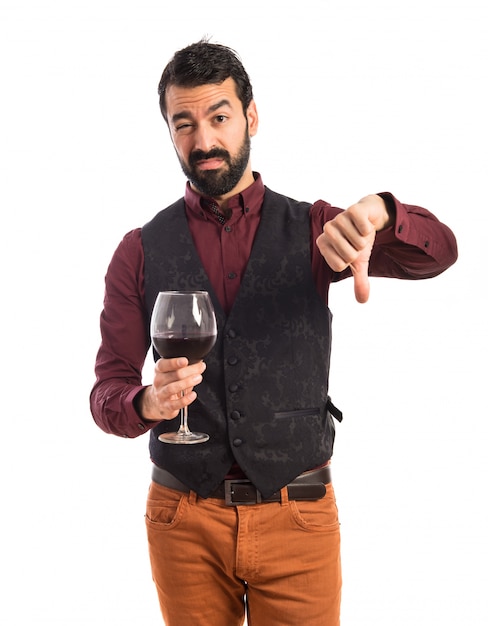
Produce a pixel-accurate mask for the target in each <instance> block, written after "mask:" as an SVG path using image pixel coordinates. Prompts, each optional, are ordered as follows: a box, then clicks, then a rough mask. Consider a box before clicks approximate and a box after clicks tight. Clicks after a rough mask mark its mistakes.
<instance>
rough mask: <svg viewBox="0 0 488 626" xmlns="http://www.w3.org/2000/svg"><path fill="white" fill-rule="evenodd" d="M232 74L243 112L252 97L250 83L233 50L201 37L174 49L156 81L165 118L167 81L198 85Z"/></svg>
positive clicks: (182, 84)
mask: <svg viewBox="0 0 488 626" xmlns="http://www.w3.org/2000/svg"><path fill="white" fill-rule="evenodd" d="M227 78H233V79H234V82H235V84H236V92H237V97H238V98H239V100H240V101H241V103H242V108H243V110H244V115H245V114H246V112H247V108H248V106H249V104H250V102H251V100H252V98H253V95H252V86H251V81H250V80H249V76H248V75H247V72H246V70H245V69H244V66H243V65H242V62H241V60H240V58H239V56H238V55H237V53H236V52H235V51H234V50H232V49H231V48H228V47H226V46H223V45H221V44H216V43H210V42H209V41H208V40H206V39H202V40H201V41H199V42H197V43H193V44H191V45H189V46H187V47H186V48H183V49H182V50H179V51H178V52H176V53H175V54H174V56H173V58H172V59H171V61H170V62H169V63H168V65H167V66H166V67H165V69H164V71H163V74H162V76H161V80H160V81H159V87H158V93H159V106H160V109H161V113H162V114H163V117H164V119H165V120H166V122H167V121H168V116H167V110H166V91H167V89H168V87H169V86H170V85H176V86H178V87H200V86H201V85H208V84H220V83H223V82H224V80H226V79H227Z"/></svg>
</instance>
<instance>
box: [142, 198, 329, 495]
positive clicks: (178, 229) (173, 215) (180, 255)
mask: <svg viewBox="0 0 488 626" xmlns="http://www.w3.org/2000/svg"><path fill="white" fill-rule="evenodd" d="M309 210H310V204H307V203H299V202H296V201H294V200H291V199H289V198H286V197H285V196H282V195H279V194H277V193H275V192H272V191H270V190H269V189H266V193H265V198H264V203H263V207H262V217H261V222H260V225H259V228H258V232H257V234H256V238H255V241H254V244H253V247H252V252H251V256H250V258H249V262H248V264H247V267H246V270H245V273H244V276H243V277H242V281H241V286H240V290H239V293H238V296H237V298H236V301H235V303H234V305H233V307H232V310H231V312H230V314H229V315H228V316H226V315H225V314H224V312H223V310H222V308H221V306H220V304H219V302H218V300H217V298H216V296H215V293H214V291H213V289H212V286H211V284H210V282H209V280H208V277H207V275H206V273H205V270H204V269H203V266H202V263H201V261H200V258H199V256H198V253H197V251H196V248H195V246H194V244H193V241H192V236H191V234H190V230H189V228H188V223H187V220H186V215H185V208H184V202H183V199H181V200H179V201H177V202H176V203H175V204H173V205H172V206H170V207H168V208H167V209H165V210H163V211H161V212H160V213H158V214H157V215H156V216H155V217H154V218H153V219H152V220H151V221H150V222H149V223H148V224H146V225H145V226H144V227H143V229H142V241H143V247H144V259H145V297H146V303H147V308H148V313H149V315H150V314H151V311H152V309H153V306H154V302H155V300H156V296H157V294H158V292H159V291H165V290H190V289H198V290H204V291H208V292H209V293H210V295H211V297H212V301H213V304H214V307H215V311H216V317H217V326H218V338H217V342H216V344H215V346H214V348H213V349H212V351H211V352H210V353H209V355H208V356H207V357H206V358H205V362H206V364H207V369H206V370H205V372H204V374H203V382H202V383H201V384H200V385H198V386H197V387H196V389H195V390H196V392H197V394H198V398H197V400H196V401H195V402H193V403H192V404H191V405H190V406H189V425H190V428H191V429H192V430H200V431H203V432H207V433H209V435H210V440H209V441H208V442H206V443H203V444H198V445H190V446H175V445H172V444H165V443H161V442H160V441H159V440H158V438H157V437H158V435H159V434H160V433H161V432H163V431H168V430H175V429H176V428H177V425H176V423H175V421H174V420H172V421H163V422H161V423H160V424H158V425H157V426H156V427H155V428H153V429H152V431H151V433H150V443H149V449H150V455H151V459H152V460H153V461H154V463H156V464H157V465H159V466H160V467H162V468H164V469H166V470H168V471H169V472H171V473H172V474H173V475H174V476H176V477H177V478H178V479H179V480H180V481H182V482H183V483H185V484H186V485H188V486H189V487H190V488H191V489H193V490H194V491H196V492H197V493H198V494H199V495H200V496H202V497H208V495H209V494H210V493H211V492H212V490H213V489H215V487H217V485H218V484H219V483H220V482H221V481H222V480H223V478H224V477H225V475H226V473H227V472H228V471H229V469H230V467H231V465H232V463H233V462H234V460H236V461H237V463H238V464H239V466H240V467H241V468H242V470H243V471H244V472H245V474H246V476H247V477H248V478H249V479H250V480H251V481H252V482H253V483H254V485H255V486H256V487H257V488H258V489H259V490H260V491H261V493H262V495H263V497H265V498H266V497H268V496H269V495H271V494H272V493H274V492H275V491H277V490H278V489H280V488H281V487H283V486H284V485H285V484H287V483H288V482H290V481H291V480H293V478H295V477H296V476H297V475H298V474H300V473H302V472H303V471H306V470H307V469H311V468H313V467H316V466H317V465H320V464H321V463H324V462H325V461H327V460H328V459H329V458H330V457H331V455H332V448H333V443H334V424H333V420H332V416H331V414H330V412H329V411H328V404H327V401H328V397H327V387H328V373H329V361H330V339H331V337H330V333H331V315H330V312H329V310H328V308H327V307H326V306H325V304H324V303H323V301H322V299H321V298H320V296H319V294H318V292H317V290H316V287H315V284H314V279H313V276H312V271H311V262H310V223H309Z"/></svg>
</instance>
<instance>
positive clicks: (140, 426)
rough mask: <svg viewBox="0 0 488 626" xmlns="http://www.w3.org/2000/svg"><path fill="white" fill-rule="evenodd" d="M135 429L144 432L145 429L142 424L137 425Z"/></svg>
mask: <svg viewBox="0 0 488 626" xmlns="http://www.w3.org/2000/svg"><path fill="white" fill-rule="evenodd" d="M137 428H138V429H139V430H146V427H145V426H144V424H137Z"/></svg>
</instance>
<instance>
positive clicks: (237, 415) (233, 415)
mask: <svg viewBox="0 0 488 626" xmlns="http://www.w3.org/2000/svg"><path fill="white" fill-rule="evenodd" d="M230 417H231V419H233V420H238V419H239V418H240V417H241V414H240V413H239V411H231V412H230ZM234 443H235V442H234Z"/></svg>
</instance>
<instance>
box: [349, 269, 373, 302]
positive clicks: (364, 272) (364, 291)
mask: <svg viewBox="0 0 488 626" xmlns="http://www.w3.org/2000/svg"><path fill="white" fill-rule="evenodd" d="M368 266H369V262H368V261H367V260H366V261H364V260H363V261H359V260H358V261H355V262H354V263H351V271H352V275H353V279H354V295H355V296H356V300H357V301H358V302H360V303H361V304H364V303H365V302H367V301H368V299H369V277H368Z"/></svg>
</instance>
